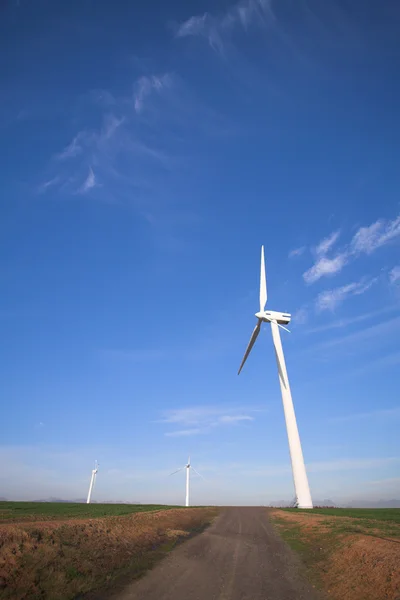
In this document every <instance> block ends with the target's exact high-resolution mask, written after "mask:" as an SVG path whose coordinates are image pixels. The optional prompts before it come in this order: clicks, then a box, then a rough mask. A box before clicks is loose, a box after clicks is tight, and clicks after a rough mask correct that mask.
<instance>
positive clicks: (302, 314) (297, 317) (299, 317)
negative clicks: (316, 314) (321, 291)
mask: <svg viewBox="0 0 400 600" xmlns="http://www.w3.org/2000/svg"><path fill="white" fill-rule="evenodd" d="M308 315H309V310H308V308H307V307H306V306H303V307H302V308H299V309H298V310H297V311H296V312H295V313H294V314H293V315H292V322H293V323H295V324H296V325H304V323H307V321H308Z"/></svg>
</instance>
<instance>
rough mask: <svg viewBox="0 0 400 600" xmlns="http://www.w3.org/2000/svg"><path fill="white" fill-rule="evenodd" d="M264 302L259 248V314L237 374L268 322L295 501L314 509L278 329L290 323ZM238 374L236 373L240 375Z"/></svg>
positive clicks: (288, 319) (265, 290) (262, 270)
mask: <svg viewBox="0 0 400 600" xmlns="http://www.w3.org/2000/svg"><path fill="white" fill-rule="evenodd" d="M266 303H267V280H266V276H265V260H264V246H261V273H260V311H259V312H258V313H256V315H255V316H256V317H257V319H258V322H257V325H256V326H255V328H254V331H253V333H252V335H251V338H250V342H249V345H248V346H247V349H246V352H245V354H244V357H243V360H242V364H241V365H240V368H239V373H240V371H241V370H242V368H243V365H244V363H245V362H246V360H247V357H248V356H249V354H250V352H251V349H252V348H253V346H254V344H255V341H256V339H257V337H258V334H259V333H260V329H261V324H262V323H263V322H264V323H271V329H272V339H273V343H274V348H275V356H276V362H277V365H278V374H279V383H280V386H281V393H282V402H283V410H284V413H285V421H286V429H287V435H288V440H289V450H290V458H291V461H292V471H293V479H294V487H295V491H296V501H297V506H298V507H299V508H313V503H312V499H311V493H310V487H309V485H308V479H307V473H306V467H305V464H304V458H303V451H302V449H301V443H300V436H299V430H298V428H297V422H296V414H295V412H294V406H293V400H292V394H291V392H290V386H289V378H288V374H287V371H286V364H285V357H284V355H283V349H282V342H281V336H280V333H279V328H280V327H281V328H282V329H285V331H289V330H288V329H286V327H284V325H287V324H288V323H290V319H291V315H290V314H288V313H281V312H276V311H273V310H269V311H266V310H265V305H266ZM239 373H238V374H239Z"/></svg>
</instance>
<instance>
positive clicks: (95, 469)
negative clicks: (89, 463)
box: [86, 460, 99, 504]
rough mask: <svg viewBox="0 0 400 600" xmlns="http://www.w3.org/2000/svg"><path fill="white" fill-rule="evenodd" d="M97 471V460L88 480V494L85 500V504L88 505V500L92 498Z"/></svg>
mask: <svg viewBox="0 0 400 600" xmlns="http://www.w3.org/2000/svg"><path fill="white" fill-rule="evenodd" d="M98 470H99V465H98V464H97V460H95V462H94V469H93V470H92V476H91V478H90V485H89V492H88V495H87V500H86V504H90V498H91V496H92V491H93V488H94V484H95V481H96V475H97V471H98Z"/></svg>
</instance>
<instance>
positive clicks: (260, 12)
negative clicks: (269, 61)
mask: <svg viewBox="0 0 400 600" xmlns="http://www.w3.org/2000/svg"><path fill="white" fill-rule="evenodd" d="M274 21H275V17H274V15H273V12H272V9H271V2H270V0H242V1H241V2H238V3H237V4H235V5H234V6H232V7H231V8H229V9H228V10H227V11H226V12H225V13H222V14H220V15H216V16H214V15H211V14H209V13H204V14H203V15H198V16H192V17H190V18H189V19H187V20H186V21H184V22H183V23H182V24H181V25H180V26H179V27H178V29H177V31H176V34H175V35H176V37H181V38H182V37H187V36H199V37H203V38H204V39H206V40H207V42H208V44H209V45H210V47H211V48H212V49H213V50H215V51H216V52H220V53H222V52H223V50H224V45H225V42H226V39H227V36H229V35H231V34H232V33H233V32H234V31H235V30H237V29H241V30H242V31H248V29H249V28H250V27H251V26H254V25H256V26H258V27H260V26H262V27H265V26H266V25H267V24H268V23H273V22H274Z"/></svg>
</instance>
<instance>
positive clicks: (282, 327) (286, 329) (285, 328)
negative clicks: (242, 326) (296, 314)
mask: <svg viewBox="0 0 400 600" xmlns="http://www.w3.org/2000/svg"><path fill="white" fill-rule="evenodd" d="M264 318H265V319H267V321H269V322H270V323H272V321H273V322H274V323H276V324H277V325H278V327H280V328H281V329H284V330H285V331H287V332H288V333H291V331H290V329H288V328H287V327H284V326H283V325H281V324H280V323H278V321H275V319H270V318H269V317H264Z"/></svg>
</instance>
